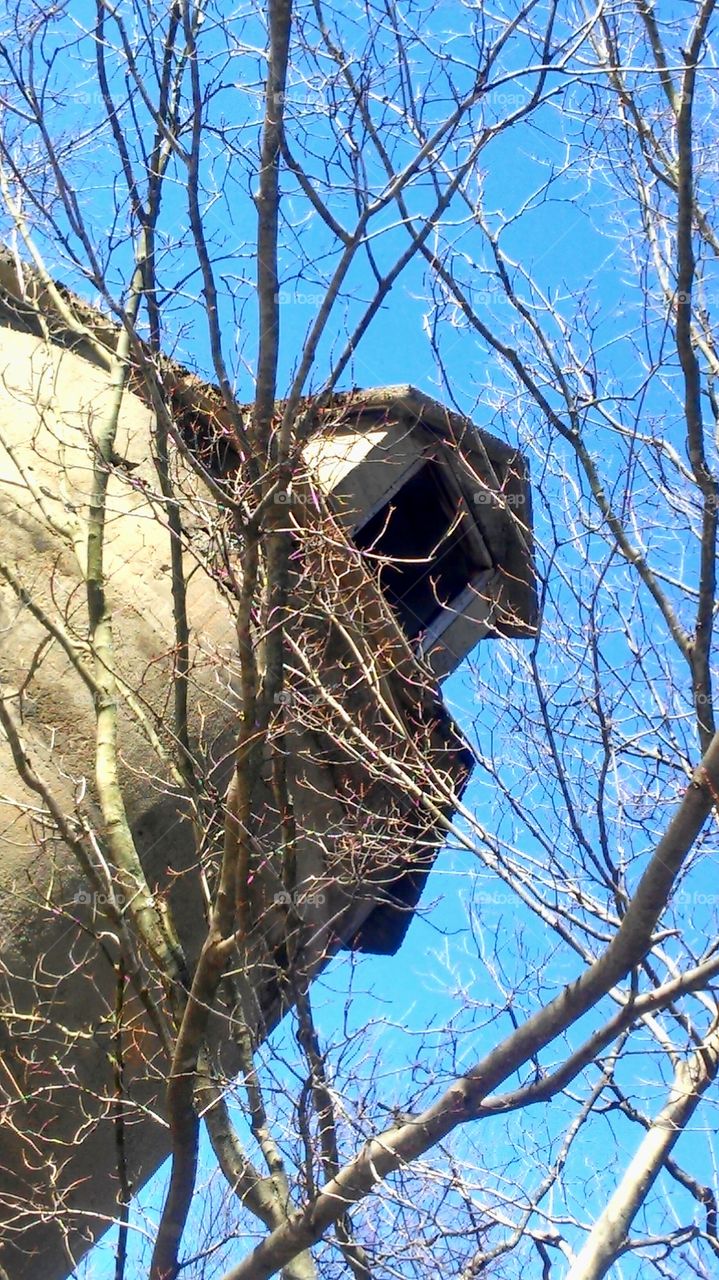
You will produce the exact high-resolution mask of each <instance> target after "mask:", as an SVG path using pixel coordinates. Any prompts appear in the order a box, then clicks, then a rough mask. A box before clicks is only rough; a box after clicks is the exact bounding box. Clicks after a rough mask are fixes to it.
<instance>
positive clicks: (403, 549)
mask: <svg viewBox="0 0 719 1280" xmlns="http://www.w3.org/2000/svg"><path fill="white" fill-rule="evenodd" d="M462 507H463V502H462V499H461V497H460V496H459V493H458V492H457V494H456V496H454V497H453V495H452V492H451V489H450V488H449V486H448V484H447V482H446V481H445V480H444V478H443V476H442V470H441V468H440V467H439V466H438V465H437V463H436V462H427V463H425V465H424V466H423V467H421V468H420V469H419V471H416V472H415V474H414V475H413V476H411V477H410V479H409V480H408V481H407V482H406V484H404V485H403V486H402V488H401V489H400V490H399V491H398V492H397V493H396V494H395V495H394V496H393V497H392V498H391V499H390V501H389V502H388V503H387V504H386V505H385V506H384V507H382V508H381V510H379V511H378V512H377V513H376V514H375V515H373V516H372V517H371V518H370V519H369V520H368V521H367V523H366V524H364V525H362V527H361V528H360V529H358V530H357V532H356V533H355V534H354V541H355V544H356V545H357V546H358V547H359V548H360V550H361V551H367V552H369V553H370V554H371V555H372V556H381V557H382V558H383V559H386V560H387V562H388V563H386V564H382V566H381V574H380V582H381V584H382V589H383V591H384V594H385V596H386V597H387V599H388V601H389V603H390V604H391V605H392V607H393V609H394V610H395V613H396V614H397V617H398V619H399V622H400V624H401V626H402V628H403V630H404V631H405V633H406V634H407V635H408V636H409V637H410V638H413V637H414V636H416V635H418V634H419V632H420V631H424V630H426V628H427V627H428V626H430V625H431V624H432V623H433V622H434V621H435V619H436V618H437V617H439V615H440V613H441V612H442V607H443V605H447V604H450V603H451V602H452V601H453V600H456V599H457V597H458V596H459V595H461V593H462V592H463V591H464V590H465V588H466V587H467V586H468V584H469V583H470V581H471V580H472V578H473V577H474V575H475V574H476V572H477V570H478V569H481V568H483V567H484V566H483V564H482V563H481V561H479V560H478V557H477V554H476V552H475V550H474V547H473V545H472V542H473V540H472V539H471V537H470V536H468V531H469V528H470V527H471V526H470V523H469V517H468V516H467V515H466V514H462V515H461V516H460V518H458V513H459V512H461V511H462Z"/></svg>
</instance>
